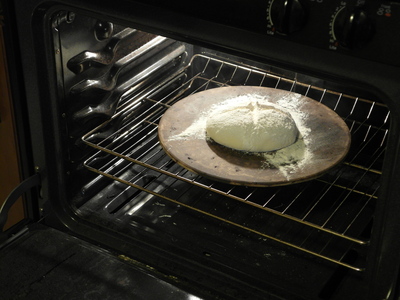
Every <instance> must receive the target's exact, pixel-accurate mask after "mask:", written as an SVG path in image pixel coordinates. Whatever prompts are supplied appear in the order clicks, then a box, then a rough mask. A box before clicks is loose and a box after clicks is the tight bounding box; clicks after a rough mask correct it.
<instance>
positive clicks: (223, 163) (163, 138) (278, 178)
mask: <svg viewBox="0 0 400 300" xmlns="http://www.w3.org/2000/svg"><path fill="white" fill-rule="evenodd" d="M243 96H244V97H248V98H251V97H254V98H257V99H260V97H261V98H263V99H267V100H266V101H268V103H271V104H274V105H278V103H279V106H276V107H277V108H284V109H286V111H288V108H291V109H297V110H298V111H299V112H301V113H302V115H304V116H306V117H305V118H303V119H302V123H303V127H304V128H307V133H304V132H303V133H302V132H301V130H300V128H299V130H300V135H302V136H303V137H299V139H298V140H297V142H296V143H297V144H296V143H295V144H296V145H295V144H294V145H292V146H293V147H298V149H302V147H303V148H304V147H306V149H307V153H308V154H309V155H308V157H307V158H306V157H304V158H300V159H298V160H293V159H288V161H287V162H283V163H280V165H279V166H276V165H274V164H271V159H272V160H273V157H275V156H276V155H279V153H280V152H279V151H285V149H281V150H278V151H275V152H270V153H252V152H243V151H237V150H233V149H231V148H228V147H225V146H222V145H219V144H217V143H215V142H213V141H212V140H211V139H209V138H207V136H206V132H205V131H206V128H205V122H200V123H199V120H200V118H203V119H204V118H205V116H206V115H207V114H209V113H210V112H211V110H212V109H213V107H215V105H218V104H220V103H222V102H224V101H228V100H229V99H235V98H237V97H243ZM285 101H288V105H285ZM294 101H295V102H296V105H295V107H294V106H293V103H289V102H294ZM282 103H283V105H282ZM285 106H286V107H285ZM196 122H197V123H199V124H200V127H201V126H203V127H204V128H200V130H201V131H202V134H197V135H190V134H188V135H182V133H184V132H185V130H187V129H188V128H189V127H190V126H193V125H194V124H196ZM201 123H204V125H202V124H201ZM158 135H159V140H160V143H161V145H162V147H163V148H164V150H165V152H166V153H167V154H168V155H169V156H170V157H171V158H172V159H173V160H174V161H176V162H177V163H178V164H179V165H181V166H183V167H184V168H186V169H188V170H190V171H191V172H194V173H197V174H199V175H201V176H204V177H207V178H210V179H212V180H216V181H220V182H224V183H229V184H234V185H245V186H257V187H268V186H279V185H288V184H293V183H298V182H304V181H307V180H311V179H315V178H317V177H319V176H321V175H322V174H324V173H325V172H327V171H328V170H330V169H332V168H333V167H334V166H336V165H337V164H339V163H340V162H342V161H343V159H344V158H345V156H346V154H347V153H348V151H349V148H350V143H351V136H350V132H349V129H348V127H347V125H346V123H345V122H344V121H343V120H342V118H340V117H339V116H338V115H337V114H336V113H335V112H334V111H333V110H331V109H330V108H328V107H326V106H325V105H323V104H321V103H319V102H317V101H315V100H313V99H311V98H308V97H306V96H302V95H300V94H296V93H292V92H288V91H284V90H278V89H273V88H266V87H254V86H237V87H221V88H214V89H210V90H206V91H202V92H198V93H195V94H192V95H190V96H188V97H186V98H184V99H182V100H180V101H179V102H177V103H175V104H174V105H172V106H171V107H170V108H169V109H168V110H167V111H166V112H165V114H164V115H163V116H162V118H161V120H160V123H159V126H158ZM299 143H300V144H299ZM301 143H302V144H301ZM292 146H290V147H292ZM304 149H305V148H304Z"/></svg>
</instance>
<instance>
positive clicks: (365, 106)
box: [82, 55, 389, 271]
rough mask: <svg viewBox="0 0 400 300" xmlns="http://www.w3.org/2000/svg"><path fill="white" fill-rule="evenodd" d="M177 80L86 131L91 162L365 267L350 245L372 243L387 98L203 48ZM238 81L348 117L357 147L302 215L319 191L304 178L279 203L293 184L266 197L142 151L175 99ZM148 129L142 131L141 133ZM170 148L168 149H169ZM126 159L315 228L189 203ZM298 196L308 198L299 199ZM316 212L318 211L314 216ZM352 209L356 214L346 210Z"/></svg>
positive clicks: (116, 176)
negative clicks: (279, 225) (129, 169)
mask: <svg viewBox="0 0 400 300" xmlns="http://www.w3.org/2000/svg"><path fill="white" fill-rule="evenodd" d="M169 81H170V83H168V84H166V85H167V86H174V88H173V89H172V90H170V91H169V92H168V93H166V92H165V90H168V89H166V88H165V85H163V86H162V87H161V86H160V87H159V88H158V89H155V90H152V91H151V92H148V93H147V94H143V95H140V96H139V97H137V98H136V99H134V100H132V101H130V102H129V104H126V103H127V102H124V103H125V104H124V106H123V107H121V108H119V112H118V113H117V114H116V115H115V116H114V117H113V118H112V119H111V120H109V121H107V122H105V123H103V124H102V125H100V126H98V127H97V128H95V129H94V130H92V131H90V132H89V133H87V134H86V135H85V136H83V138H82V139H83V141H84V142H85V143H86V144H87V145H89V146H91V147H93V148H95V149H97V150H99V151H98V152H97V153H96V154H94V155H93V156H92V157H91V158H89V159H88V160H87V161H86V162H85V166H86V168H88V169H89V170H91V171H93V172H95V173H98V174H100V175H102V176H105V177H108V178H111V179H113V180H116V181H119V182H121V183H124V184H126V185H127V186H131V187H134V188H136V189H138V190H141V191H144V192H146V193H149V194H151V195H154V196H157V197H160V198H162V199H164V200H167V201H169V202H172V203H175V204H177V205H180V206H184V207H186V208H188V209H191V210H193V211H195V212H198V213H201V214H205V215H207V216H209V217H212V218H215V219H217V220H219V221H222V222H225V223H228V224H230V225H233V226H237V227H239V228H242V229H244V230H247V231H249V232H252V233H255V234H257V235H259V236H261V237H263V238H266V239H270V240H274V241H276V242H278V243H282V244H285V245H286V246H289V247H292V248H295V249H297V250H300V251H303V252H306V253H308V254H311V255H313V256H316V257H319V258H322V259H325V260H328V261H330V262H333V263H335V264H338V265H341V266H344V267H347V268H350V269H353V270H356V271H362V270H363V269H364V267H363V264H361V266H360V265H358V264H356V263H348V262H347V261H346V258H345V257H346V253H347V252H348V251H349V250H352V249H354V248H356V249H357V248H359V247H364V246H365V245H367V244H368V235H366V237H363V234H361V233H362V228H364V227H367V226H368V223H369V221H370V219H371V215H372V213H371V210H372V209H373V206H374V203H375V201H376V200H377V192H378V189H379V176H380V174H381V171H380V170H381V169H382V166H381V164H382V160H383V155H384V151H385V141H386V136H387V134H388V121H389V112H388V109H387V107H386V106H384V105H383V104H381V103H377V102H373V101H368V100H365V99H360V98H357V97H351V96H348V95H344V94H342V93H337V92H333V91H328V90H326V89H322V88H318V87H316V86H313V85H309V84H303V83H301V82H298V81H297V80H296V79H295V80H292V79H287V78H284V77H281V76H277V75H274V74H272V73H270V72H268V71H264V70H261V69H255V68H252V67H249V66H244V65H239V64H236V63H232V62H227V61H224V60H221V59H217V58H212V57H208V56H205V55H195V56H194V57H193V58H192V61H191V63H190V64H189V65H188V66H187V68H186V70H185V71H184V72H183V73H181V74H176V76H174V77H171V78H170V79H169ZM177 81H179V82H183V83H182V84H180V85H179V86H178V87H175V85H174V84H172V83H171V82H173V83H175V82H177ZM230 85H259V86H267V87H275V88H280V89H285V90H289V91H293V92H296V93H300V94H303V95H305V96H308V97H310V98H313V99H315V100H316V101H320V102H321V103H323V104H325V105H327V106H328V107H330V108H332V109H333V110H335V111H336V112H337V113H338V114H339V115H340V116H342V117H343V119H344V120H345V121H346V123H347V124H348V126H349V128H350V131H351V133H352V138H353V143H352V149H351V152H350V154H349V156H348V158H347V159H346V161H345V162H344V163H343V165H342V167H341V168H339V169H337V170H334V171H333V172H331V174H328V175H327V176H323V177H322V178H320V179H317V180H314V182H317V183H318V184H317V185H318V186H320V187H321V188H320V190H319V192H318V193H317V197H315V198H314V201H313V202H312V203H308V204H307V206H308V207H307V210H306V211H305V212H302V213H301V214H300V215H299V214H296V213H293V211H294V212H295V211H296V210H294V209H293V207H296V206H301V204H304V199H303V198H304V197H305V196H303V195H305V194H309V193H310V192H312V187H311V185H310V183H304V184H298V185H296V188H295V192H293V193H292V197H293V199H291V200H289V201H288V203H287V204H286V205H285V207H280V208H277V207H278V206H277V205H276V204H273V203H274V201H275V199H276V198H279V197H278V196H279V194H284V193H285V191H284V189H285V188H269V189H268V190H270V194H269V196H268V197H267V198H268V199H266V200H265V201H263V202H262V203H261V202H260V201H258V200H253V198H254V199H257V197H255V196H254V194H257V193H259V191H260V190H261V189H259V188H258V189H257V188H254V189H252V190H251V191H250V192H248V193H247V194H246V195H244V196H243V195H240V196H238V195H237V193H236V190H240V189H241V188H240V187H236V186H229V185H222V187H221V185H219V184H215V183H206V184H205V183H203V182H202V178H201V177H199V176H193V174H189V175H187V173H188V172H187V171H186V170H185V169H183V168H179V167H178V168H176V167H174V168H171V167H170V166H171V165H173V166H176V164H175V163H174V162H173V161H172V160H169V161H167V162H166V163H163V165H161V166H157V165H156V163H149V161H151V160H152V157H155V156H157V155H158V154H151V155H150V156H146V155H144V154H143V155H139V156H137V157H135V156H134V153H135V152H137V151H138V148H140V147H144V146H143V144H144V143H145V140H146V139H147V138H148V137H149V136H155V137H156V133H157V124H158V121H159V119H160V118H161V116H162V114H163V112H164V111H165V110H166V109H167V108H168V107H170V106H171V105H172V104H173V103H175V102H176V101H179V100H180V99H182V98H184V97H186V96H188V95H190V94H192V93H195V92H198V91H201V90H206V89H209V88H214V87H219V86H230ZM143 103H147V104H148V108H147V109H146V110H144V111H140V109H139V107H141V106H143ZM121 117H123V118H124V120H125V123H124V125H122V126H121V127H120V128H119V129H118V130H115V132H112V133H111V134H110V135H107V136H106V137H103V138H101V139H98V136H102V135H103V136H104V134H101V133H102V132H107V128H108V126H110V124H112V122H113V121H114V120H116V119H118V118H121ZM143 128H145V129H143ZM138 131H139V132H143V131H144V132H145V133H144V134H143V133H142V134H139V135H137V136H136V134H137V132H138ZM99 133H100V134H99ZM140 135H141V136H142V137H141V138H138V136H140ZM151 140H152V142H151V143H152V144H151V145H146V149H150V150H148V151H145V152H146V153H147V152H152V151H153V150H154V149H157V151H156V152H157V153H159V152H163V150H162V148H161V146H160V145H159V142H158V140H157V138H155V139H154V138H152V139H151ZM128 145H131V146H128ZM138 145H139V146H138ZM154 151H155V150H154ZM139 152H140V151H139ZM105 154H109V159H108V160H106V161H107V162H106V163H104V159H103V157H104V155H105ZM163 155H164V156H166V155H165V153H163ZM106 156H107V155H106ZM107 157H108V156H107ZM144 157H146V159H144ZM99 162H100V163H99ZM118 164H123V165H136V166H139V169H140V171H139V172H138V176H140V174H143V173H144V172H146V170H151V171H154V172H156V173H158V174H160V176H166V177H167V178H171V179H173V180H175V181H180V182H184V183H186V184H188V186H196V187H199V188H201V189H204V190H206V191H210V192H212V193H214V194H218V195H220V196H223V197H224V198H226V199H230V200H234V201H238V202H239V203H240V204H241V205H242V204H245V205H249V206H251V207H254V208H257V209H259V210H260V211H262V212H263V213H264V212H265V213H268V214H270V215H273V216H275V217H278V218H281V219H284V220H288V221H290V222H294V223H296V224H300V225H299V226H301V227H306V228H307V229H308V230H309V231H308V233H307V234H306V237H305V238H304V239H303V240H302V241H293V240H292V239H291V238H287V239H284V238H281V237H279V235H280V234H276V233H275V234H274V235H272V234H268V233H266V232H265V231H263V230H259V229H257V228H253V227H251V226H249V225H247V224H246V222H242V221H240V222H239V221H235V220H231V219H229V218H228V217H224V216H222V217H221V216H220V215H218V214H217V213H213V212H212V209H211V210H210V209H207V210H206V209H201V208H198V206H197V207H196V205H192V204H186V203H183V202H182V201H180V200H179V198H178V199H175V198H172V197H169V196H165V195H164V194H163V192H162V191H157V190H156V189H153V190H151V189H149V188H148V187H147V186H148V184H138V182H140V181H139V180H137V177H135V178H133V179H132V180H125V179H124V178H122V177H121V176H120V174H121V172H115V173H113V172H114V171H112V170H113V169H115V168H114V166H115V165H118ZM124 168H126V166H125V167H124ZM170 169H171V170H174V171H171V170H170ZM189 173H190V172H189ZM347 176H351V177H352V179H354V178H353V177H355V178H356V179H355V180H354V181H349V180H348V178H347ZM262 191H263V192H265V189H262ZM240 193H241V192H240ZM240 193H238V194H240ZM332 193H333V194H334V195H338V199H337V200H336V201H335V203H333V204H332V205H331V207H330V208H329V209H328V211H327V212H323V213H321V212H319V213H317V214H315V211H318V210H320V208H319V207H320V206H321V207H324V206H326V205H327V203H326V202H327V200H326V199H327V195H329V194H332ZM277 195H278V196H277ZM293 195H294V196H293ZM253 196H254V197H253ZM299 199H301V200H299ZM297 202H299V203H300V204H297ZM354 202H357V204H354ZM348 210H349V211H348ZM314 214H315V216H316V217H315V216H312V215H314ZM319 214H321V216H320V215H319ZM346 214H348V215H350V216H351V217H350V218H349V217H343V215H346ZM341 219H342V220H341ZM359 219H366V220H367V221H362V222H360V221H359ZM333 222H335V223H333ZM359 223H360V224H361V225H360V224H359ZM290 224H291V223H290ZM335 224H340V225H339V226H338V225H335ZM354 228H356V229H354ZM360 228H361V229H360ZM286 230H287V231H288V232H290V231H291V230H290V229H286ZM288 235H290V234H288ZM360 236H362V237H360ZM315 238H317V239H320V240H321V243H322V244H323V245H322V246H321V247H320V248H319V249H317V250H316V249H312V248H313V247H310V246H309V245H308V244H309V241H311V240H314V241H315ZM337 241H339V243H341V244H343V247H342V248H343V249H342V250H341V251H339V254H338V253H333V254H332V253H330V252H332V251H330V250H329V249H330V248H332V247H335V246H334V245H335V244H336V243H337Z"/></svg>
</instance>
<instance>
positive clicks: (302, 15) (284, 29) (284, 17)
mask: <svg viewBox="0 0 400 300" xmlns="http://www.w3.org/2000/svg"><path fill="white" fill-rule="evenodd" d="M269 13H270V19H271V22H272V25H273V27H274V28H275V30H276V32H277V33H280V34H284V35H287V34H290V33H293V32H296V31H299V30H300V29H302V28H303V27H304V24H305V22H306V11H305V9H304V7H303V5H302V4H301V2H300V0H273V1H272V3H271V6H270V9H269Z"/></svg>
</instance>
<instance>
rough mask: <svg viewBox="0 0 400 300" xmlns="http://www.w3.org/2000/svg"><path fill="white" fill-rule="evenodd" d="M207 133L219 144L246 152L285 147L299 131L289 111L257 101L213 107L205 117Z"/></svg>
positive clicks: (293, 139) (294, 139)
mask: <svg viewBox="0 0 400 300" xmlns="http://www.w3.org/2000/svg"><path fill="white" fill-rule="evenodd" d="M206 132H207V135H208V136H209V137H210V138H212V139H213V140H214V141H215V142H217V143H219V144H221V145H224V146H226V147H229V148H233V149H236V150H242V151H249V152H267V151H274V150H278V149H282V148H285V147H287V146H290V145H292V144H293V143H294V142H296V140H297V137H298V134H299V131H298V129H297V126H296V123H295V122H294V120H293V119H292V117H291V116H290V114H289V113H286V112H284V111H282V110H279V109H277V108H275V107H273V106H268V105H259V104H258V103H250V104H248V105H246V106H245V105H242V106H236V107H232V106H230V107H227V108H224V107H220V108H219V109H216V110H215V111H214V112H212V113H211V114H210V115H209V116H208V118H207V122H206Z"/></svg>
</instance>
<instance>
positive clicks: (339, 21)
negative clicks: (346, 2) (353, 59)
mask: <svg viewBox="0 0 400 300" xmlns="http://www.w3.org/2000/svg"><path fill="white" fill-rule="evenodd" d="M333 30H334V33H335V37H336V40H337V41H338V42H339V45H340V46H342V47H344V48H348V49H355V48H361V47H363V46H364V45H365V44H367V42H368V41H369V40H370V39H371V37H372V36H373V32H374V25H373V22H372V20H371V19H370V18H369V17H368V15H367V13H366V11H365V10H364V9H362V8H360V7H356V8H353V9H348V8H346V7H343V8H342V9H341V10H340V11H339V12H338V13H337V15H336V17H335V23H334V28H333Z"/></svg>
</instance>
